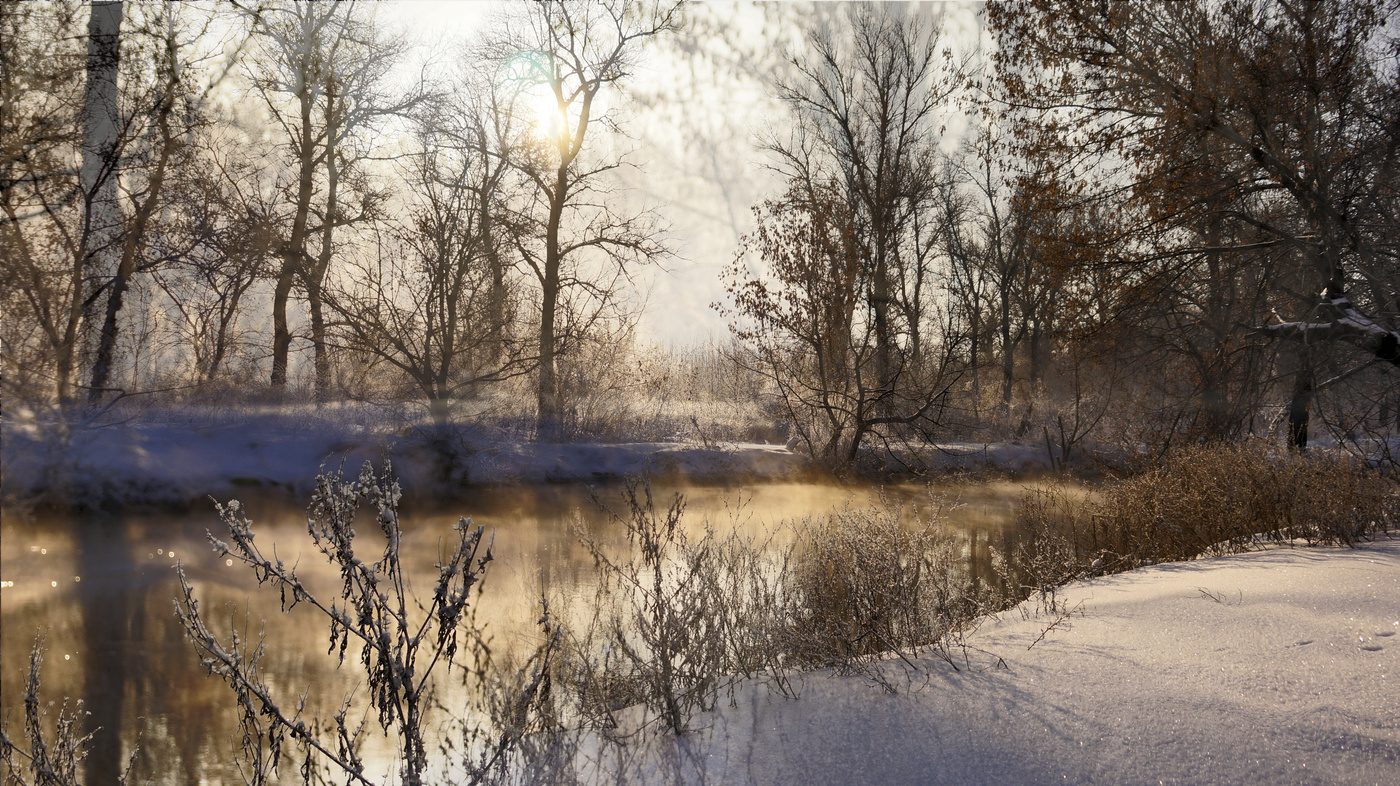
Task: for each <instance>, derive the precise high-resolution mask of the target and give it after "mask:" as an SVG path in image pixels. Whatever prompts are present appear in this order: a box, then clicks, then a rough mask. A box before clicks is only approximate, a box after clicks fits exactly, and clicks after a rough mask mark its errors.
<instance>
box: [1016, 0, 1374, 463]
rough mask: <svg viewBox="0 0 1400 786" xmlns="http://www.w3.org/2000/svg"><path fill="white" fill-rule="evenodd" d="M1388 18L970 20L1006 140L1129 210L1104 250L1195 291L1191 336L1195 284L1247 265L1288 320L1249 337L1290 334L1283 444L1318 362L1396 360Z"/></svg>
mask: <svg viewBox="0 0 1400 786" xmlns="http://www.w3.org/2000/svg"><path fill="white" fill-rule="evenodd" d="M1394 11H1395V5H1394V3H1393V2H1389V1H1388V0H1374V1H1373V2H1340V1H1339V0H1242V1H1241V2H1236V3H1226V4H1215V3H1208V2H1175V3H1134V4H1108V5H1100V6H1094V7H1090V6H1085V5H1083V4H1076V3H1069V2H1051V1H1048V0H1047V1H1046V2H1036V3H1031V4H1019V3H1018V4H1014V5H1012V4H1003V3H993V4H991V5H990V6H989V17H990V20H991V23H992V25H993V27H994V28H995V29H996V30H997V33H998V35H999V37H1000V38H1001V46H1000V47H999V53H1000V54H999V55H998V57H999V60H1000V65H1001V72H1000V73H1001V80H1002V86H1003V90H1004V99H1005V100H1006V101H1007V102H1008V103H1010V104H1012V105H1015V106H1018V107H1024V108H1027V109H1030V110H1034V111H1035V112H1037V113H1039V114H1038V116H1039V120H1037V121H1033V122H1031V123H1028V124H1025V125H1023V126H1022V128H1021V130H1022V132H1023V134H1022V136H1021V138H1022V139H1023V140H1025V141H1026V142H1027V143H1028V145H1030V146H1032V147H1034V146H1038V145H1039V146H1042V147H1041V149H1042V150H1043V149H1044V148H1045V147H1048V146H1050V145H1053V144H1059V145H1060V146H1062V147H1071V148H1072V149H1073V155H1072V156H1070V158H1071V159H1072V160H1074V161H1075V162H1077V163H1078V165H1079V171H1078V173H1077V175H1076V177H1077V178H1078V180H1079V184H1078V185H1077V186H1076V187H1075V189H1074V190H1075V194H1074V198H1075V199H1076V200H1078V201H1081V202H1083V201H1086V200H1090V199H1098V200H1102V201H1108V200H1114V199H1119V198H1123V199H1125V201H1127V202H1128V204H1129V206H1132V207H1133V208H1134V211H1133V212H1134V214H1135V216H1136V220H1137V225H1136V231H1135V232H1133V233H1132V234H1130V235H1128V236H1126V237H1125V238H1124V240H1125V242H1124V243H1123V244H1122V248H1121V250H1122V251H1123V252H1124V253H1123V254H1122V256H1123V258H1124V262H1125V263H1127V264H1129V265H1132V266H1136V267H1137V268H1138V273H1137V274H1135V275H1136V276H1137V277H1138V278H1139V280H1140V279H1141V278H1142V275H1141V274H1142V273H1143V272H1145V271H1148V270H1151V269H1152V268H1154V267H1155V268H1156V270H1157V271H1159V273H1157V275H1173V276H1178V277H1181V278H1182V280H1185V279H1186V278H1187V277H1192V278H1195V279H1196V286H1195V287H1193V294H1192V297H1193V298H1199V299H1200V300H1199V301H1198V302H1199V303H1200V305H1198V306H1192V307H1190V308H1189V309H1188V313H1201V309H1202V308H1203V309H1204V312H1206V314H1207V316H1206V317H1205V319H1203V320H1199V324H1200V325H1201V326H1202V327H1203V328H1205V329H1206V330H1207V332H1209V331H1210V330H1212V328H1210V326H1209V324H1208V323H1210V322H1212V321H1215V320H1217V319H1218V315H1219V314H1220V313H1222V312H1221V309H1222V308H1223V306H1224V304H1225V302H1226V301H1227V300H1229V299H1230V298H1231V297H1233V296H1232V295H1231V293H1230V290H1229V289H1228V288H1224V287H1222V286H1220V282H1217V283H1216V284H1211V283H1210V281H1209V280H1208V279H1209V278H1210V276H1212V275H1217V274H1221V273H1222V272H1224V271H1229V270H1239V269H1240V265H1239V264H1238V262H1239V261H1240V260H1243V259H1245V258H1247V257H1249V256H1254V257H1256V259H1257V260H1258V263H1259V264H1261V265H1265V266H1266V268H1265V269H1266V271H1267V273H1268V276H1267V277H1266V278H1264V279H1262V286H1263V287H1264V298H1265V305H1266V306H1268V307H1270V308H1272V309H1273V310H1275V311H1277V312H1280V313H1281V314H1285V315H1287V317H1282V316H1281V317H1280V318H1279V319H1278V320H1277V324H1273V325H1260V324H1257V323H1256V324H1255V325H1254V327H1255V328H1258V334H1259V335H1262V336H1270V337H1279V338H1288V339H1294V340H1296V346H1297V348H1298V350H1299V352H1298V360H1297V361H1296V362H1295V364H1294V366H1295V368H1294V369H1293V370H1292V372H1291V373H1290V376H1291V377H1292V384H1291V387H1292V390H1291V393H1290V395H1289V411H1290V415H1289V419H1290V425H1289V441H1290V443H1291V444H1292V445H1293V446H1295V447H1297V448H1300V449H1301V448H1303V447H1304V446H1305V445H1306V444H1307V438H1308V435H1307V414H1308V411H1309V409H1310V407H1311V405H1312V400H1313V396H1314V393H1315V390H1316V389H1317V387H1318V386H1319V385H1320V382H1318V381H1317V380H1315V379H1314V375H1315V371H1316V369H1315V368H1314V363H1315V362H1316V360H1317V356H1318V355H1328V356H1331V357H1333V358H1340V357H1342V355H1340V354H1339V353H1341V352H1342V350H1343V347H1344V346H1345V345H1347V344H1350V345H1353V346H1355V347H1357V348H1359V349H1360V350H1361V351H1362V352H1363V353H1365V354H1364V356H1363V357H1365V360H1364V361H1355V362H1366V363H1389V364H1391V365H1397V366H1400V329H1398V328H1400V324H1398V323H1397V322H1396V320H1397V319H1398V318H1400V316H1397V315H1398V314H1400V305H1397V304H1400V290H1397V288H1396V283H1395V282H1397V281H1400V275H1397V268H1396V265H1395V260H1396V258H1397V255H1396V251H1395V246H1394V238H1395V237H1396V233H1395V231H1394V228H1395V220H1394V217H1395V215H1396V211H1395V197H1396V193H1395V183H1396V175H1395V173H1396V163H1397V159H1396V152H1395V151H1396V150H1397V145H1396V140H1397V138H1400V137H1397V134H1398V133H1400V122H1397V119H1396V118H1397V117H1400V103H1397V102H1396V100H1395V98H1394V96H1395V95H1396V92H1395V85H1396V78H1397V77H1396V72H1395V69H1394V68H1393V67H1392V65H1391V64H1393V59H1394V49H1395V43H1394V39H1393V38H1392V37H1391V36H1390V34H1389V20H1390V19H1391V18H1393V15H1394ZM1028 116H1033V115H1028ZM1052 136H1059V137H1061V139H1062V140H1063V141H1061V142H1059V143H1054V142H1050V141H1048V140H1050V138H1051V137H1052ZM1095 159H1097V160H1098V161H1100V162H1102V165H1101V166H1098V167H1093V166H1089V165H1085V164H1084V163H1083V162H1085V161H1090V160H1095ZM1226 275H1227V277H1228V275H1229V274H1226ZM1202 276H1203V277H1204V278H1205V279H1206V280H1202V279H1201V277H1202ZM1196 293H1199V294H1196ZM1319 293H1321V294H1319ZM1212 299H1214V301H1215V303H1214V304H1212ZM1193 319H1196V318H1195V317H1193ZM1214 330H1215V332H1216V333H1219V332H1220V331H1219V330H1218V328H1215V329H1214ZM1225 338H1227V339H1228V340H1235V339H1234V336H1225ZM1309 348H1311V349H1309ZM1319 350H1320V351H1319ZM1212 352H1213V350H1212ZM1352 364H1353V365H1354V362H1353V363H1352ZM1344 365H1345V364H1344ZM1212 373H1214V372H1212ZM1215 386H1218V385H1217V384H1216V383H1214V382H1211V383H1209V384H1208V385H1207V394H1208V395H1209V396H1214V395H1216V394H1214V393H1210V390H1209V389H1210V388H1211V387H1215Z"/></svg>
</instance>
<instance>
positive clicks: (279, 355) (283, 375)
mask: <svg viewBox="0 0 1400 786" xmlns="http://www.w3.org/2000/svg"><path fill="white" fill-rule="evenodd" d="M291 294H292V267H291V265H290V264H289V263H287V262H286V261H284V262H283V263H282V271H281V273H280V274H279V275H278V276H277V287H276V289H274V290H273V291H272V385H273V386H274V387H279V388H283V387H286V385H287V355H288V350H289V349H290V347H291V345H292V334H291V331H289V330H288V329H287V299H288V298H289V297H290V296H291Z"/></svg>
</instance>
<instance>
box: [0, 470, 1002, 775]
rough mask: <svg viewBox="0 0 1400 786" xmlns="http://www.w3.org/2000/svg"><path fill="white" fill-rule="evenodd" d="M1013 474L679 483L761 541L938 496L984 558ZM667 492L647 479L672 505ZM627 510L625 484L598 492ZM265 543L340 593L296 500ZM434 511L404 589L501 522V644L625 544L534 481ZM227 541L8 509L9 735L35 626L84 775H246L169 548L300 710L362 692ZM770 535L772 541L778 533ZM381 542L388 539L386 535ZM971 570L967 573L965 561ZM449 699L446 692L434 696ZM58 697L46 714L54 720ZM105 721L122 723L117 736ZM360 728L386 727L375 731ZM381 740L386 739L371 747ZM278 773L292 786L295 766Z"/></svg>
mask: <svg viewBox="0 0 1400 786" xmlns="http://www.w3.org/2000/svg"><path fill="white" fill-rule="evenodd" d="M1023 489H1024V486H1023V485H1022V484H1014V483H1001V484H985V485H966V486H945V487H942V488H940V489H938V490H937V491H936V492H935V494H934V495H933V496H931V495H930V493H929V491H928V489H926V488H924V487H921V486H920V487H914V486H895V487H890V488H887V489H885V490H884V491H881V490H878V489H873V488H868V487H846V486H836V485H818V484H806V483H803V484H764V485H758V486H745V487H731V488H725V487H686V488H682V489H679V490H680V491H682V492H683V493H684V494H685V495H686V499H687V507H686V518H685V519H684V521H685V524H686V526H687V527H688V528H689V530H690V531H691V532H692V533H693V534H699V533H701V532H703V531H704V529H705V528H706V527H707V526H709V527H713V528H714V529H715V530H716V531H718V532H722V533H723V532H728V531H730V530H733V529H738V530H740V531H742V532H744V533H748V534H752V535H754V536H756V537H766V536H767V534H768V533H773V532H775V531H777V530H778V529H779V525H780V523H781V522H782V521H783V520H785V519H791V518H800V517H804V516H821V515H824V514H826V513H828V512H830V511H832V510H834V509H841V508H843V507H846V506H851V507H860V506H864V505H869V504H872V503H876V502H878V501H879V500H880V498H881V495H882V494H883V495H884V497H885V498H886V499H887V500H888V501H890V502H892V503H894V504H899V505H905V506H907V507H909V508H911V509H917V510H919V511H921V512H925V513H926V512H927V511H928V510H930V509H931V508H939V509H941V510H942V511H943V514H944V515H945V516H946V517H947V522H948V524H949V526H951V527H954V528H957V529H959V530H961V531H964V532H966V533H968V535H969V539H968V542H969V545H968V547H967V552H968V553H970V554H973V555H974V556H973V558H972V559H973V562H974V563H977V562H979V561H980V554H979V553H978V552H977V549H978V546H977V544H978V543H986V542H989V541H990V540H992V539H994V538H995V537H996V535H997V533H998V532H999V531H1000V530H1001V529H1002V528H1003V527H1004V526H1006V524H1007V523H1008V522H1009V521H1010V519H1011V518H1012V514H1013V511H1014V506H1015V503H1016V499H1017V498H1018V497H1019V495H1020V494H1021V492H1022V491H1023ZM675 491H677V489H676V488H672V487H661V486H658V487H657V488H656V489H654V491H653V496H654V499H655V504H656V506H657V507H658V508H664V507H665V506H666V505H668V504H669V502H670V500H671V497H672V494H673V493H674V492H675ZM599 495H600V497H601V499H602V501H603V503H604V504H606V505H607V506H608V507H610V508H611V509H612V510H615V511H618V512H620V513H621V512H623V511H624V510H625V506H624V504H623V500H622V497H621V492H620V489H619V488H618V487H607V488H604V489H602V490H601V491H600V492H599ZM245 502H246V506H247V509H248V511H249V515H250V517H251V518H252V519H253V522H254V531H255V532H256V533H257V536H258V540H257V542H258V545H259V546H260V547H261V548H262V549H263V550H264V553H265V554H268V555H271V554H272V553H273V552H274V551H275V553H276V556H277V557H279V558H281V559H283V560H285V561H286V562H287V563H288V564H295V565H296V566H297V571H298V573H299V574H300V575H301V576H302V578H303V580H304V581H305V583H306V584H307V585H308V586H309V587H310V589H311V590H312V591H313V592H316V593H322V594H323V597H328V596H330V595H332V594H334V591H335V589H336V588H337V587H338V586H339V576H338V574H337V573H336V571H335V570H334V569H333V568H331V566H330V565H328V563H327V562H326V561H325V559H324V558H323V557H322V556H321V555H320V554H319V553H318V552H316V551H315V549H314V548H313V546H312V544H311V540H310V538H309V536H308V535H307V533H306V524H305V514H304V511H303V510H302V509H301V508H300V507H298V506H295V505H291V504H288V503H287V502H286V501H285V500H280V501H278V500H270V499H263V500H257V499H245ZM439 507H440V508H441V509H433V510H428V509H423V510H419V511H416V512H415V511H414V510H413V508H412V506H405V510H404V511H403V517H402V520H403V526H404V530H405V537H404V539H403V543H404V550H403V561H404V565H405V569H406V571H407V572H408V574H409V577H410V581H411V582H412V586H413V587H414V588H415V589H416V590H417V591H419V592H427V591H429V590H430V588H431V587H432V583H433V581H434V580H435V578H436V569H435V568H434V567H433V565H434V563H435V562H437V561H438V558H439V554H440V553H441V550H442V549H445V548H447V545H446V544H447V538H448V536H449V535H450V534H451V525H452V524H453V523H454V522H455V521H456V520H457V516H458V515H459V514H460V515H469V516H470V517H471V518H472V519H473V520H474V521H475V522H477V523H481V524H484V525H486V527H487V529H488V531H490V530H494V532H495V541H494V553H495V555H496V560H495V562H494V563H493V564H492V565H491V567H490V569H489V571H488V575H487V580H486V583H485V589H484V592H485V594H484V602H483V603H482V605H481V607H480V609H479V612H478V619H479V620H480V621H482V622H484V623H485V624H486V626H487V629H488V630H489V631H492V632H493V633H492V635H493V637H494V641H493V646H495V647H496V648H497V649H498V650H501V649H504V650H510V649H512V648H515V647H522V646H530V645H531V644H532V643H533V636H534V630H533V626H532V624H533V621H534V620H535V618H536V617H537V616H538V610H539V608H538V601H539V597H540V594H541V592H542V591H548V592H550V593H554V594H560V595H563V596H570V595H573V596H577V595H579V594H583V593H586V592H587V591H588V590H589V588H590V587H591V586H592V581H593V578H592V577H593V559H592V557H591V556H589V554H588V552H587V550H586V549H585V548H584V547H583V546H582V545H581V544H580V543H579V540H578V537H577V533H578V531H579V530H580V529H586V530H587V531H589V532H590V533H591V534H592V535H593V536H594V537H597V538H599V539H601V540H604V541H612V542H614V543H616V542H618V540H619V539H620V538H621V532H622V530H621V528H620V526H619V525H618V524H617V523H616V522H615V521H613V520H612V519H611V517H610V516H608V515H607V514H606V513H605V512H603V511H601V510H599V509H598V508H597V506H596V505H594V503H593V502H592V501H591V500H590V492H589V491H588V490H587V489H584V488H580V487H576V486H540V487H533V488H525V489H520V488H514V489H482V490H474V491H473V492H471V494H470V495H469V496H467V497H466V498H464V499H463V500H461V501H459V502H454V503H452V504H451V505H450V506H439ZM206 529H212V530H214V532H215V534H216V535H223V532H222V524H221V523H220V522H219V521H218V519H217V516H216V515H215V513H214V511H213V510H212V505H211V506H210V508H209V509H208V510H207V511H196V512H194V513H190V514H185V515H154V514H141V515H136V514H129V515H105V516H90V517H85V518H81V519H72V518H62V517H49V518H41V519H39V520H37V521H24V520H22V519H21V518H19V517H17V516H8V515H7V516H5V517H4V522H3V530H0V533H2V534H3V537H0V587H3V592H0V623H2V624H3V631H4V633H3V636H0V691H2V692H0V695H2V696H3V716H4V718H5V719H6V721H7V722H8V723H9V724H10V727H11V729H18V728H19V726H20V723H21V721H22V716H21V712H22V698H23V682H24V676H25V672H26V670H27V665H28V653H29V650H30V647H31V645H32V644H33V642H34V637H35V634H36V632H39V631H43V632H44V642H45V647H46V650H47V652H46V655H45V658H44V664H43V690H42V694H43V697H44V698H45V699H46V700H50V701H56V702H59V703H61V702H62V699H63V697H65V696H66V697H74V698H76V697H82V698H83V700H84V702H85V709H86V710H87V711H89V712H91V713H92V716H91V719H90V721H91V722H90V725H89V727H90V728H97V727H101V730H100V731H98V732H97V734H96V735H95V736H94V738H93V747H92V752H91V754H90V756H89V759H88V762H87V778H86V780H87V782H88V783H106V782H113V781H115V778H116V774H117V773H118V772H120V771H121V769H122V768H123V767H124V766H125V764H126V762H127V759H128V757H130V756H131V754H132V751H133V750H136V751H137V752H136V759H135V761H136V767H135V776H136V778H135V780H136V782H138V783H177V784H194V783H229V782H239V776H238V775H237V772H236V770H235V769H234V768H233V765H232V763H231V762H232V760H233V756H234V752H235V749H234V745H235V743H236V736H237V715H236V712H235V708H234V706H233V703H232V695H231V694H230V693H229V692H228V690H227V689H226V688H225V687H224V685H223V683H222V682H220V681H219V680H217V679H215V678H210V677H208V676H207V675H206V673H205V670H204V668H203V667H202V666H201V665H200V664H199V661H198V658H197V657H196V655H195V653H194V650H193V648H192V647H191V646H190V645H189V643H188V642H187V641H186V640H185V638H184V634H183V631H182V630H181V628H180V625H179V622H178V620H177V619H176V617H175V614H174V599H175V597H176V596H177V594H178V591H179V587H178V583H177V581H176V578H175V573H174V564H175V562H176V560H177V559H178V560H179V562H180V563H181V564H182V565H183V566H184V568H185V571H186V573H187V574H188V575H189V577H190V579H191V581H192V583H193V585H194V586H195V589H196V593H197V597H198V598H199V599H200V604H201V610H202V611H203V612H204V613H205V614H206V615H207V617H208V620H209V623H210V627H211V628H213V629H215V630H217V631H220V632H222V633H225V634H227V632H228V631H229V630H230V628H231V626H237V627H238V629H239V631H240V634H241V635H243V636H244V638H245V640H249V639H251V640H253V641H256V640H257V637H258V636H259V635H260V634H264V635H265V636H266V641H267V653H266V656H265V657H264V660H263V665H264V668H265V671H266V673H267V675H268V680H269V682H270V684H271V685H272V686H273V688H274V690H275V691H277V692H280V693H281V695H284V696H287V697H289V701H290V700H291V698H290V697H294V696H296V695H297V694H300V693H303V692H305V693H306V694H307V703H308V711H309V712H310V713H311V714H316V715H320V716H322V717H328V716H329V715H330V714H331V713H332V712H333V711H334V710H335V709H337V708H338V706H339V705H340V703H341V701H342V699H343V697H344V695H345V694H346V693H347V692H348V691H351V690H353V689H354V688H356V687H357V683H356V678H355V668H354V665H355V663H354V662H355V661H356V660H357V658H358V653H357V652H353V651H352V652H351V653H350V654H348V655H347V659H348V660H349V661H351V662H350V664H349V665H348V666H347V667H346V668H344V669H337V668H336V661H335V657H334V656H331V655H328V654H327V647H328V645H329V641H328V637H327V633H328V631H327V628H326V626H325V623H324V620H323V619H321V618H320V617H319V616H317V615H316V614H315V613H313V611H312V610H311V609H309V608H307V607H305V606H301V607H298V608H295V609H292V610H291V611H290V612H289V613H285V614H284V613H282V611H281V609H280V606H279V600H278V596H277V593H276V592H272V591H266V590H263V591H259V590H258V588H257V586H256V583H255V582H254V580H253V578H252V576H251V575H250V574H249V573H248V571H247V570H246V568H244V567H243V566H242V565H240V564H237V563H233V564H230V562H229V561H228V560H226V559H225V558H224V557H221V556H219V555H218V554H216V553H214V552H213V551H212V549H211V548H210V547H209V545H208V543H207V542H206V541H205V539H204V533H205V530H206ZM358 531H359V534H360V537H361V540H359V541H357V545H359V546H360V549H361V553H366V552H370V553H374V554H375V555H376V556H377V553H378V549H377V548H375V546H374V542H375V541H374V537H375V536H376V535H377V530H376V528H375V527H374V525H373V524H372V523H366V524H365V525H363V526H360V527H358ZM778 537H781V536H780V535H779V536H778ZM379 542H380V543H382V541H379ZM974 569H975V568H974ZM444 698H445V700H446V703H447V704H448V706H453V702H452V698H453V697H452V695H451V693H450V692H449V693H448V694H447V695H445V696H444ZM57 706H58V704H55V705H54V708H53V709H51V710H50V712H51V717H52V715H53V714H56V711H57ZM113 730H117V731H116V732H115V733H114V731H113ZM370 738H371V739H372V740H373V739H380V740H381V741H382V738H381V737H379V735H370ZM381 744H382V742H381ZM285 769H287V773H286V778H287V779H288V781H289V782H291V781H294V780H295V778H294V777H293V776H294V774H295V773H294V770H295V767H294V766H288V767H286V768H285Z"/></svg>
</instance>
